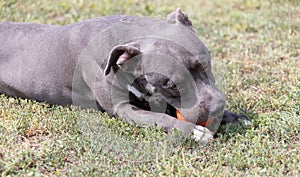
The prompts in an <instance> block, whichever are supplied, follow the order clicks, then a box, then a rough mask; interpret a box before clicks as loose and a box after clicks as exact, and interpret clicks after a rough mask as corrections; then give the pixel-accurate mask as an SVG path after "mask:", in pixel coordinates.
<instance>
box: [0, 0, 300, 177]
mask: <svg viewBox="0 0 300 177" xmlns="http://www.w3.org/2000/svg"><path fill="white" fill-rule="evenodd" d="M177 7H180V8H181V9H182V10H183V11H184V12H187V13H188V14H189V17H190V18H191V20H192V21H193V24H194V26H195V28H196V31H197V33H198V34H199V37H200V38H201V39H202V40H203V41H204V42H205V43H206V44H207V46H208V47H209V49H210V50H211V52H212V55H213V60H214V61H213V62H214V63H218V67H221V68H222V70H223V71H224V73H223V74H224V75H218V77H217V80H221V81H222V82H219V85H220V87H221V88H222V89H223V90H224V91H225V92H226V97H227V101H228V108H229V109H230V110H232V111H234V112H238V113H244V114H246V115H248V116H249V117H251V118H252V124H251V125H249V126H239V127H235V126H226V127H222V128H221V129H220V132H226V133H225V134H221V133H219V134H218V138H216V139H215V141H213V142H212V143H210V144H209V145H207V146H200V145H199V144H197V143H195V142H193V141H191V140H187V141H185V142H183V143H179V144H178V142H171V143H173V144H163V143H165V142H164V141H163V140H164V139H166V138H167V137H168V136H166V134H165V133H164V132H163V131H162V130H161V129H159V128H154V129H151V128H140V127H137V126H135V125H128V124H127V123H126V122H124V121H122V120H119V119H110V118H109V117H108V116H107V115H106V114H102V113H99V112H97V111H93V110H79V109H77V108H75V107H72V108H71V109H69V108H64V107H61V106H50V105H48V104H45V103H38V102H35V101H29V100H23V99H14V98H8V97H6V96H4V95H2V96H0V174H1V175H2V176H14V175H17V176H42V175H47V176H53V175H54V176H95V175H103V176H111V175H123V176H129V175H134V176H232V175H236V176H244V175H247V176H287V175H288V176H297V175H300V155H299V152H300V145H299V144H300V116H299V115H300V101H299V100H300V89H299V88H300V71H299V68H300V40H299V39H300V3H299V1H297V0H289V1H284V0H264V1H258V0H249V1H244V0H233V1H232V0H214V1H210V2H209V1H178V2H176V3H174V2H173V1H171V0H167V1H163V2H162V1H159V0H155V1H151V2H150V1H149V2H148V1H137V0H129V1H126V2H123V1H119V0H114V1H108V0H103V1H102V2H94V1H75V0H65V1H59V0H55V1H36V0H28V1H17V0H5V1H4V0H0V21H22V22H36V23H48V24H68V23H72V22H77V21H80V20H84V19H88V18H92V17H96V16H102V15H113V14H127V15H139V16H158V15H161V16H162V17H165V16H166V15H167V14H168V13H170V12H171V11H173V10H174V9H176V8H177ZM221 74H222V73H221ZM87 120H89V121H87ZM84 124H89V126H82V125H84ZM86 127H88V128H89V129H86ZM116 127H118V128H117V129H116ZM93 132H97V133H93ZM99 132H100V133H99ZM174 135H175V136H177V135H176V133H175V134H174ZM103 142H105V143H103ZM107 142H108V143H107ZM160 143H161V144H160ZM174 143H175V144H174ZM129 144H132V146H133V148H134V149H131V150H130V149H128V147H129ZM156 145H157V147H159V148H158V149H155V148H154V147H155V146H156ZM135 150H140V151H137V152H138V153H137V154H135ZM151 151H152V152H153V153H152V154H151V153H148V152H151ZM143 152H147V153H143ZM139 153H140V154H139ZM140 156H141V157H142V158H139V157H140Z"/></svg>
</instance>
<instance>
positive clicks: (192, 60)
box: [139, 38, 211, 69]
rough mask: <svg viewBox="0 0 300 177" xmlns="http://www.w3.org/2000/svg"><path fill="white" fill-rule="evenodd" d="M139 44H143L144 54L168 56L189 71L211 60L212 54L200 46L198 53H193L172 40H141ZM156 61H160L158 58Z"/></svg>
mask: <svg viewBox="0 0 300 177" xmlns="http://www.w3.org/2000/svg"><path fill="white" fill-rule="evenodd" d="M139 43H140V44H141V50H142V52H143V53H153V54H161V55H168V56H169V57H171V58H173V59H175V60H178V61H179V62H180V63H182V64H183V65H184V66H185V67H186V68H187V69H193V68H195V67H197V66H198V65H199V64H203V63H208V62H210V59H211V58H210V52H209V50H208V49H207V48H206V47H205V46H204V45H200V46H198V49H197V52H193V53H192V51H191V50H189V49H188V48H186V47H185V46H183V45H182V44H179V43H176V42H174V41H172V40H171V39H161V38H144V39H141V41H140V42H139ZM183 44H184V42H183ZM195 47H196V46H195ZM153 60H155V58H153ZM156 60H159V59H157V58H156Z"/></svg>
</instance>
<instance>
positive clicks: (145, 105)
mask: <svg viewBox="0 0 300 177" xmlns="http://www.w3.org/2000/svg"><path fill="white" fill-rule="evenodd" d="M129 98H130V103H131V104H132V105H134V106H136V107H138V108H140V109H143V110H146V111H153V110H152V109H151V107H150V104H149V102H148V101H146V100H145V99H140V98H137V97H136V96H135V95H134V94H133V93H131V92H129ZM153 112H156V111H153ZM161 113H162V112H161ZM163 113H165V114H168V115H169V116H171V117H174V118H175V119H178V120H180V121H184V122H190V121H189V120H188V119H186V118H185V117H184V116H183V115H182V114H181V113H180V111H179V110H177V109H176V108H175V107H174V106H172V105H170V104H169V103H167V106H166V109H165V111H164V112H163ZM213 121H214V118H209V119H208V120H207V121H203V122H197V125H200V126H203V127H205V126H208V125H210V124H212V122H213Z"/></svg>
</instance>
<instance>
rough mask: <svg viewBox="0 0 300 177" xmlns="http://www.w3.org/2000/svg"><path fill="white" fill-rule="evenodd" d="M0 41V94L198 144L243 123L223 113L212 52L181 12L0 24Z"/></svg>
mask: <svg viewBox="0 0 300 177" xmlns="http://www.w3.org/2000/svg"><path fill="white" fill-rule="evenodd" d="M0 41H1V45H0V93H1V94H6V95H8V96H14V97H21V98H28V99H34V100H38V101H41V102H48V103H50V104H58V105H65V106H67V105H71V104H74V105H77V106H80V107H83V108H94V109H97V110H100V111H106V112H107V113H108V114H109V115H110V116H116V117H121V118H124V119H125V120H126V121H128V122H134V123H137V124H139V125H141V126H154V125H158V126H160V127H162V128H164V129H165V130H170V129H173V128H175V129H179V130H180V131H182V132H183V133H185V134H190V133H192V134H193V136H194V138H195V139H196V140H200V139H201V138H203V137H204V138H205V139H211V138H212V136H213V134H214V132H215V131H216V128H215V127H216V126H215V125H219V124H220V123H237V122H238V121H239V120H247V119H248V118H247V117H245V116H242V115H237V114H235V113H232V112H229V111H227V110H225V105H226V101H225V96H224V95H223V94H222V93H221V92H220V91H219V90H218V88H216V86H215V81H214V76H213V74H212V71H211V56H210V51H209V50H208V49H207V47H206V46H205V45H204V44H203V43H202V42H201V41H200V40H199V38H198V37H197V35H196V33H195V31H194V29H193V26H192V22H191V21H190V20H189V18H188V16H187V15H186V14H184V13H182V12H181V10H180V9H177V10H176V11H174V12H172V13H171V14H169V15H168V16H167V20H161V19H158V18H148V17H132V16H110V17H100V18H94V19H90V20H85V21H82V22H79V23H74V24H69V25H65V26H56V25H46V24H31V23H18V22H2V23H0ZM180 116H181V117H182V118H183V119H184V120H179V119H178V117H180ZM211 122H215V123H214V126H213V125H212V124H211Z"/></svg>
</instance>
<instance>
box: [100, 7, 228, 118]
mask: <svg viewBox="0 0 300 177" xmlns="http://www.w3.org/2000/svg"><path fill="white" fill-rule="evenodd" d="M165 27H168V28H170V29H173V30H171V31H170V33H172V34H173V37H172V35H169V37H161V36H155V35H149V36H141V37H138V38H136V39H134V40H132V41H129V42H127V43H126V44H122V45H119V46H116V47H114V48H113V49H112V50H111V52H110V54H109V60H108V63H107V65H106V68H105V71H104V72H105V74H106V75H107V74H109V73H111V72H112V71H111V70H113V73H114V74H119V76H121V77H120V78H122V79H121V80H118V82H123V84H121V85H123V87H124V88H126V89H127V90H128V91H129V99H130V102H131V103H132V104H134V105H135V106H137V107H139V108H141V109H145V110H151V111H155V112H163V113H167V114H169V115H171V116H174V117H176V114H175V111H176V110H177V111H179V112H180V113H181V115H182V116H183V117H185V118H186V119H187V120H188V121H190V122H193V123H195V124H199V123H201V122H206V121H207V120H208V119H215V118H218V117H220V116H222V114H223V111H224V108H225V97H224V95H223V94H222V93H221V92H220V91H219V90H218V89H217V88H216V86H215V81H214V77H213V74H212V71H211V56H210V52H209V50H208V49H207V48H206V47H205V45H204V44H203V43H202V42H201V41H200V40H199V39H198V37H197V36H196V34H195V33H194V31H193V29H192V23H191V21H190V20H189V19H188V17H187V15H185V14H183V13H182V12H181V11H180V10H179V9H178V10H177V11H175V12H173V13H171V14H170V15H169V16H168V19H167V23H166V26H165ZM166 36H168V35H166ZM170 36H171V37H170ZM132 78H133V79H132Z"/></svg>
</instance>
